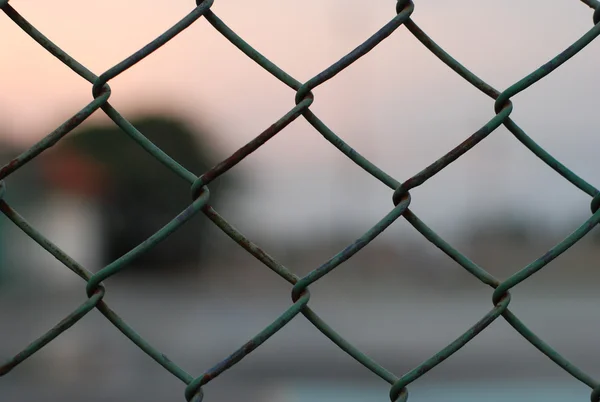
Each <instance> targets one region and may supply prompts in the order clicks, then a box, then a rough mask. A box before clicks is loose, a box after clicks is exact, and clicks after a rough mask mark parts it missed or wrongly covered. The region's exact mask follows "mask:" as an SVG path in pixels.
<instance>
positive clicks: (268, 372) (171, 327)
mask: <svg viewBox="0 0 600 402" xmlns="http://www.w3.org/2000/svg"><path fill="white" fill-rule="evenodd" d="M282 285H283V286H282V290H281V293H279V294H277V292H264V293H263V294H261V293H260V292H258V291H257V292H256V294H254V295H251V296H248V295H245V294H241V295H240V292H236V291H235V290H234V289H219V290H218V291H217V290H215V291H213V292H210V291H207V292H202V291H199V290H198V288H199V287H200V285H199V284H195V283H193V282H187V283H182V284H175V283H172V284H165V285H164V286H161V285H160V284H136V285H132V284H131V283H114V284H111V283H107V285H106V286H107V289H108V291H107V296H106V298H105V300H106V301H107V303H108V304H109V305H110V306H111V307H112V308H113V309H114V310H115V311H116V312H117V313H119V314H120V315H121V316H122V317H123V318H124V319H125V320H126V321H127V322H128V323H129V324H130V325H131V326H132V327H133V328H134V329H135V330H136V331H138V333H140V334H141V335H142V336H143V337H144V338H145V339H147V340H148V341H149V342H150V343H151V344H152V345H154V346H155V347H156V348H158V349H159V350H160V351H161V352H163V353H165V354H166V355H167V356H169V358H170V359H172V360H173V361H174V362H176V363H177V364H179V365H180V366H181V367H183V368H184V369H186V370H187V371H188V372H189V373H191V374H194V375H200V374H201V373H202V372H203V371H204V370H207V369H208V368H210V367H212V366H213V365H215V364H216V363H218V362H219V361H220V360H222V359H223V358H225V357H226V356H228V355H230V354H231V353H232V352H233V351H235V350H236V349H237V348H238V347H239V346H241V345H242V344H243V343H244V342H245V341H247V340H248V339H250V338H251V337H252V336H254V335H255V334H256V333H258V332H259V331H260V330H262V329H263V328H264V327H265V326H267V325H268V324H270V323H271V322H272V321H273V320H275V319H276V318H277V317H278V316H279V315H280V314H281V313H282V312H283V311H284V310H285V309H286V308H287V307H288V306H289V305H290V299H289V286H285V284H282ZM84 294H85V291H84V289H83V287H82V288H81V289H79V288H74V289H73V291H61V292H60V294H57V293H50V292H47V291H44V290H41V291H40V290H38V291H33V289H19V290H18V291H12V292H5V293H2V294H0V322H1V323H2V326H1V327H0V340H1V342H0V357H2V358H6V357H8V356H12V355H14V354H15V353H17V352H18V351H20V350H21V349H22V348H23V347H24V346H25V345H26V344H27V343H29V342H31V341H32V340H33V339H34V338H36V337H38V336H40V335H41V334H42V333H43V332H44V331H45V330H47V329H49V328H50V327H52V326H53V325H55V324H56V323H57V322H58V321H59V320H60V319H62V318H63V317H64V316H66V315H67V314H68V313H69V312H70V311H72V310H74V309H75V307H76V306H77V305H78V304H79V303H81V302H82V301H83V300H84V297H82V296H83V295H84ZM513 295H514V296H513V301H512V303H511V310H512V311H513V312H514V313H515V314H517V315H518V316H519V317H520V318H521V319H522V320H523V321H524V322H525V323H526V324H527V325H528V326H529V328H531V329H532V330H533V331H534V332H536V333H538V334H539V335H540V336H541V337H542V338H543V339H544V340H546V341H547V342H548V343H550V344H551V345H552V346H554V347H555V348H556V349H557V350H559V351H560V352H561V353H562V354H563V355H564V356H565V357H567V358H568V359H570V360H572V361H573V362H574V363H576V364H577V365H578V366H579V367H581V368H582V369H584V370H586V371H588V372H589V373H590V374H591V375H592V376H593V375H594V374H597V373H598V370H597V361H598V357H600V355H599V354H598V348H597V346H598V342H597V336H596V335H597V333H598V331H599V330H600V320H598V319H597V311H598V309H597V306H598V303H599V302H600V297H589V296H586V297H582V298H573V297H572V296H571V295H569V296H568V298H567V297H562V298H561V297H560V296H559V295H555V296H554V297H552V295H548V294H546V295H544V297H542V295H540V294H538V295H531V294H520V293H519V292H517V291H516V290H515V291H514V292H513ZM563 296H564V295H563ZM310 305H311V306H312V307H313V308H314V309H315V311H316V312H317V313H318V314H319V315H321V317H322V318H323V319H325V320H326V321H327V322H328V323H329V324H330V325H331V326H332V327H333V328H334V329H335V330H337V331H338V332H339V333H340V334H342V336H344V337H345V338H346V339H347V340H349V341H350V342H352V343H353V344H354V345H356V346H357V347H359V348H360V349H361V350H363V351H364V352H366V353H367V354H369V355H370V356H372V357H373V358H374V359H375V360H376V361H378V362H379V363H381V364H382V365H384V366H385V367H386V368H388V369H389V370H391V371H392V372H394V373H396V374H397V375H400V374H402V373H405V372H406V371H408V370H410V369H412V368H414V367H415V366H416V365H417V364H419V363H420V362H421V361H423V360H425V359H426V358H428V357H429V356H431V355H433V354H434V353H436V352H437V351H439V350H440V349H442V348H443V347H444V346H446V345H447V344H448V343H450V342H451V341H453V340H454V339H455V338H456V337H458V336H460V335H461V334H462V333H463V332H464V331H466V330H467V329H468V328H469V327H470V326H472V325H473V324H474V323H475V322H476V321H477V320H479V319H480V318H481V317H482V316H483V315H484V314H485V313H486V312H487V311H488V310H489V309H490V308H491V292H490V291H489V290H487V289H482V291H481V292H480V293H474V292H471V293H468V294H466V295H464V296H461V297H460V298H457V297H456V296H449V295H448V294H438V295H436V294H435V293H434V292H433V291H429V292H427V291H426V290H425V289H418V290H415V291H414V292H412V293H411V294H408V293H407V292H402V293H399V294H389V293H386V294H383V293H382V294H381V295H380V297H378V298H377V297H372V296H370V297H368V298H367V297H359V296H353V295H350V294H348V295H346V296H343V295H340V294H335V293H333V292H331V293H329V292H324V291H323V290H320V291H319V292H313V296H312V299H311V301H310ZM595 369H596V370H595ZM549 378H556V379H558V380H564V381H566V382H567V383H568V384H571V385H575V386H578V382H577V381H576V380H572V379H571V378H570V377H569V376H568V375H567V374H565V373H564V372H563V371H562V370H561V369H559V368H558V367H557V366H556V365H554V363H552V362H551V361H550V360H549V359H548V358H546V357H545V356H543V355H541V354H540V353H539V352H538V351H537V350H536V349H535V348H533V347H532V346H531V345H529V344H528V343H527V342H526V341H525V340H524V339H522V338H521V337H520V335H518V334H517V333H516V332H515V331H514V330H513V329H512V328H511V327H510V326H509V325H508V324H507V323H506V322H504V320H503V319H502V318H500V319H498V320H497V321H496V322H495V323H493V324H492V325H491V326H490V327H489V328H488V329H486V330H485V331H484V332H483V333H482V334H481V335H480V336H478V337H476V339H474V340H473V341H472V342H471V343H469V344H468V345H467V346H466V347H465V348H464V349H462V350H461V351H459V352H458V353H457V354H456V355H454V356H452V357H451V358H450V359H448V360H447V361H445V362H444V363H442V364H441V365H440V366H438V367H436V368H435V369H433V370H432V371H431V372H429V373H428V374H427V375H426V376H425V377H424V379H425V380H427V381H433V382H436V381H442V382H443V381H467V382H480V381H489V380H498V379H500V380H506V381H513V380H516V379H521V380H522V379H525V380H527V379H531V380H532V381H533V380H535V379H545V380H547V379H549ZM299 380H304V381H305V383H313V382H318V380H325V381H333V382H340V383H348V384H350V383H352V384H357V383H359V382H360V381H367V382H368V384H371V385H373V384H376V385H377V386H382V387H383V389H384V390H389V387H388V386H387V385H386V384H385V383H384V382H383V381H381V380H378V378H377V377H375V376H374V375H373V374H371V373H370V372H369V371H368V370H367V369H365V368H363V367H362V366H361V365H360V364H358V363H357V362H355V361H354V360H353V359H352V358H350V357H349V356H347V355H346V354H345V353H343V352H342V351H340V350H339V349H338V348H337V347H336V346H335V345H333V344H332V343H331V342H330V341H329V340H328V339H327V338H326V337H325V336H323V335H322V334H320V333H319V332H318V331H317V330H315V328H314V327H312V325H311V324H310V323H309V322H308V321H307V320H306V319H304V318H303V317H301V316H299V317H297V319H295V320H293V321H292V322H291V323H290V324H289V325H288V326H286V327H285V328H284V329H283V330H282V331H281V332H280V333H277V334H276V335H274V336H273V337H272V338H271V339H269V340H268V341H267V342H266V343H265V344H264V345H262V346H261V347H260V348H259V349H257V350H256V351H255V352H253V353H252V354H251V355H250V356H248V357H246V358H245V359H244V360H242V362H241V363H240V364H239V365H236V366H234V367H233V368H232V369H230V370H229V371H227V372H225V373H224V374H222V375H221V376H219V377H217V378H216V379H215V380H213V381H212V382H211V383H209V384H208V385H206V386H205V395H206V397H207V398H208V399H206V400H210V401H228V400H239V398H244V400H246V401H257V402H258V401H267V400H268V398H267V396H266V395H272V394H271V391H270V390H273V389H275V388H272V387H280V386H281V384H285V383H287V382H293V381H299ZM425 380H420V381H417V382H416V383H415V385H414V386H418V384H419V383H423V381H425ZM507 383H509V382H507ZM184 389H185V385H184V384H183V383H181V382H180V381H179V380H178V379H176V378H175V377H173V376H172V375H171V374H170V373H168V372H166V371H165V370H164V369H163V368H162V367H160V366H159V365H158V364H156V363H155V362H154V361H153V360H152V359H150V358H149V357H148V356H146V355H145V354H144V353H143V352H141V351H140V350H138V348H137V347H136V346H135V345H133V343H131V342H130V341H129V340H128V339H127V338H125V337H124V336H123V335H122V334H121V333H120V332H119V331H118V330H117V329H115V328H114V327H113V326H112V325H111V324H110V323H109V322H108V321H107V320H106V319H105V318H104V317H103V316H102V315H101V314H100V313H99V312H97V311H92V312H91V313H90V314H89V315H88V316H86V317H85V318H83V319H82V320H81V321H80V322H79V323H78V324H76V325H75V326H74V327H73V328H71V329H70V330H68V331H67V332H66V333H65V334H63V335H62V336H60V337H59V338H57V339H56V340H55V341H53V342H52V343H50V344H49V345H48V346H46V347H45V348H44V349H43V350H41V351H40V352H38V353H37V354H35V355H34V356H33V357H32V358H30V359H28V360H26V361H25V362H24V363H22V364H21V365H20V366H18V367H17V368H15V369H14V370H13V371H12V372H10V373H9V374H7V375H6V376H4V377H3V378H1V379H0V400H2V401H19V402H21V401H22V402H27V401H34V400H36V401H37V400H39V399H43V400H45V401H62V402H65V401H79V400H81V401H84V400H85V401H86V402H95V401H109V400H110V401H113V400H144V401H166V400H173V401H175V400H184V399H183V391H184ZM386 392H387V391H386Z"/></svg>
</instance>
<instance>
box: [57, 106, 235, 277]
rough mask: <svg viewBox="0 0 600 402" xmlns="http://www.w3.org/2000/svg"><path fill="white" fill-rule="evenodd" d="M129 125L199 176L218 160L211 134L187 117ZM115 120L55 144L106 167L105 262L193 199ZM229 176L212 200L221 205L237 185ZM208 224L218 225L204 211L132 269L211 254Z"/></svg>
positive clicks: (172, 265) (185, 263) (174, 266)
mask: <svg viewBox="0 0 600 402" xmlns="http://www.w3.org/2000/svg"><path fill="white" fill-rule="evenodd" d="M131 123H132V124H133V125H134V126H135V127H136V129H137V130H138V131H140V132H141V133H142V134H143V135H145V136H146V137H147V138H148V139H149V140H150V141H152V142H153V143H154V144H155V145H156V146H158V147H159V148H161V149H162V150H163V151H164V152H165V153H166V154H168V155H169V156H170V157H172V158H173V159H174V160H176V161H177V162H178V163H179V164H181V165H182V166H183V167H185V168H186V169H188V170H189V171H191V172H193V173H194V174H196V175H200V174H202V173H204V172H205V171H206V170H208V169H209V168H211V167H212V166H213V165H214V164H215V163H216V162H218V160H217V158H216V157H215V155H214V152H213V151H212V150H211V147H210V146H209V145H208V143H207V142H208V140H207V137H206V135H205V134H206V133H202V132H199V133H196V132H193V131H192V130H191V129H190V128H188V127H187V126H186V125H185V124H184V123H183V122H182V121H179V120H177V119H175V118H171V117H166V116H146V117H142V118H139V119H137V120H133V121H131ZM110 124H111V125H109V126H101V127H91V128H86V129H82V130H79V131H77V132H76V133H73V134H72V135H68V136H67V137H65V138H64V139H63V140H61V141H60V142H59V144H58V145H57V147H56V148H57V150H58V149H61V148H62V150H63V154H64V151H65V150H67V149H68V150H69V152H71V153H72V151H73V150H76V151H79V152H81V154H82V155H84V156H87V157H89V158H91V160H93V162H94V163H95V164H99V165H101V166H103V168H104V169H103V170H104V171H105V174H104V176H105V177H106V179H105V180H103V181H104V182H105V183H103V185H102V188H103V191H102V192H101V193H100V194H101V196H100V199H101V204H102V208H103V211H104V217H105V220H104V222H103V224H104V226H105V236H104V238H105V240H104V241H105V256H106V261H105V263H110V262H112V261H114V260H115V259H117V258H119V257H121V256H122V255H124V254H125V253H127V252H128V251H130V250H131V249H132V248H134V247H135V246H137V245H138V244H140V243H142V242H143V241H144V240H146V239H147V238H148V237H149V236H151V235H152V234H153V233H155V232H156V231H157V230H159V229H160V228H161V227H162V226H163V225H165V224H166V223H168V222H169V221H170V220H171V219H173V218H174V217H175V216H176V215H177V214H178V213H180V212H181V211H182V210H183V209H184V208H185V207H186V206H188V205H189V204H190V203H191V201H192V198H191V189H190V185H188V184H187V183H186V182H184V181H182V180H181V178H179V176H178V175H177V174H175V173H174V172H172V171H171V170H170V169H168V168H167V167H166V166H164V165H163V164H162V163H160V162H159V161H158V160H156V159H155V158H154V157H153V156H152V155H150V154H149V153H148V152H146V151H145V150H144V149H143V148H142V147H141V146H139V145H138V144H137V143H136V142H135V141H134V140H133V139H131V138H130V137H129V136H128V135H127V134H126V133H125V132H124V131H122V130H121V129H120V128H119V127H117V126H116V125H115V124H113V123H110ZM59 155H60V152H59V153H58V154H57V156H59ZM231 174H232V172H228V173H227V174H226V176H225V178H218V179H217V180H215V181H214V182H213V183H214V184H212V183H211V185H210V188H211V190H212V191H211V198H210V203H211V205H218V204H219V200H220V199H221V197H222V196H223V192H224V191H226V189H227V188H230V187H231V184H232V183H233V181H232V180H231V179H230V178H231ZM233 174H235V173H233ZM216 190H217V191H216ZM207 225H212V223H211V222H209V221H208V219H207V218H205V217H204V216H203V214H202V213H201V212H199V213H198V215H196V217H194V218H193V219H192V220H191V221H189V222H187V223H186V224H185V225H183V226H182V227H181V228H180V229H179V230H178V231H176V232H175V233H173V234H172V235H171V236H169V237H168V238H167V239H166V240H164V241H163V242H161V243H160V244H159V245H158V246H156V247H155V248H153V249H151V250H149V251H148V252H146V253H144V254H143V255H141V256H140V257H139V258H137V259H136V260H135V261H133V262H132V266H131V268H136V267H143V269H144V271H145V272H148V271H149V270H154V271H155V272H156V270H162V269H166V270H169V271H174V270H181V269H185V268H186V267H190V266H194V265H198V264H197V263H198V262H199V261H200V260H201V258H202V257H203V256H206V255H207V253H208V252H209V250H207V247H206V241H205V240H206V238H205V236H206V229H207ZM128 270H129V269H128Z"/></svg>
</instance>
